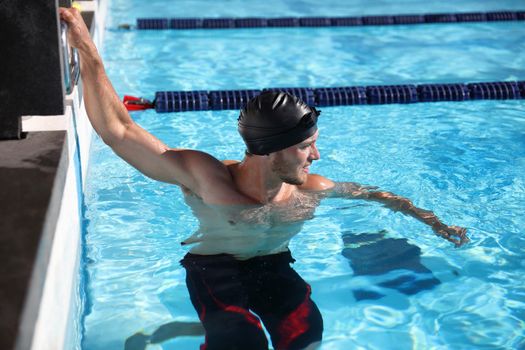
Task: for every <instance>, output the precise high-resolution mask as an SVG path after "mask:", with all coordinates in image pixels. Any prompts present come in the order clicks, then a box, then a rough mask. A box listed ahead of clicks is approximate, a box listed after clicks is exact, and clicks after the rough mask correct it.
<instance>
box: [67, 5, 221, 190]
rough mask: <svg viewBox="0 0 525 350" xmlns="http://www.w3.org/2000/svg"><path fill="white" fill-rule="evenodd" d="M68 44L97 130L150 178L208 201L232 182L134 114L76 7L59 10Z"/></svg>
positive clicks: (217, 166) (212, 162)
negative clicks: (210, 193)
mask: <svg viewBox="0 0 525 350" xmlns="http://www.w3.org/2000/svg"><path fill="white" fill-rule="evenodd" d="M60 17H61V18H62V19H63V20H64V21H66V22H67V23H68V25H69V32H68V37H69V42H70V44H71V45H72V46H73V47H76V48H77V49H78V52H79V56H80V62H81V76H82V82H83V92H84V103H85V106H86V111H87V114H88V117H89V120H90V121H91V124H92V125H93V128H94V129H95V131H96V132H97V133H98V134H99V135H100V137H101V138H102V140H103V141H104V142H105V143H106V144H107V145H109V146H110V147H111V148H112V149H113V150H114V151H115V153H117V154H118V155H119V156H120V157H121V158H123V159H124V160H126V161H127V162H128V163H130V164H131V165H133V166H134V167H135V168H137V169H138V170H139V171H141V172H142V173H144V174H145V175H146V176H148V177H151V178H153V179H155V180H159V181H164V182H169V183H175V184H179V185H182V186H184V187H186V188H188V189H189V190H191V191H192V192H194V193H196V194H197V195H199V196H201V197H202V198H204V196H203V194H205V193H207V191H206V188H205V187H206V186H209V185H216V184H217V182H220V181H229V175H228V171H227V169H226V167H225V166H224V165H223V164H222V163H220V162H219V161H218V160H217V159H215V158H213V157H212V156H210V155H208V154H206V153H203V152H199V151H193V150H182V149H170V148H169V147H168V146H166V145H165V144H164V143H163V142H161V141H160V140H159V139H157V138H156V137H155V136H153V135H151V134H150V133H148V132H147V131H146V130H144V129H142V128H141V127H140V126H139V125H137V124H136V123H135V122H134V121H133V120H132V119H131V117H130V116H129V114H128V111H127V110H126V108H125V107H124V105H123V103H122V102H121V101H120V99H119V97H118V95H117V94H116V92H115V90H114V89H113V86H112V85H111V82H110V80H109V78H108V76H107V75H106V72H105V70H104V65H103V63H102V59H101V57H100V55H99V53H98V51H97V48H96V47H95V44H94V43H93V41H92V40H91V36H90V35H89V31H88V29H87V27H86V25H85V23H84V21H83V19H82V17H81V16H80V13H79V12H78V11H77V10H76V9H65V8H61V9H60Z"/></svg>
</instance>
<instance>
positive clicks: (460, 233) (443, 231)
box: [433, 225, 469, 247]
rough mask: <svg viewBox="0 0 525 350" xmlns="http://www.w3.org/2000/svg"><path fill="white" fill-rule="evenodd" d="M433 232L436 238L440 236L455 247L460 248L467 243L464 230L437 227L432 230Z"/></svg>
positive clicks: (443, 226)
mask: <svg viewBox="0 0 525 350" xmlns="http://www.w3.org/2000/svg"><path fill="white" fill-rule="evenodd" d="M433 230H434V232H435V233H436V234H437V235H438V236H441V237H443V238H444V239H446V240H447V241H449V242H452V243H454V244H455V245H456V247H460V246H462V245H463V244H465V243H468V242H469V239H468V237H467V229H466V228H463V227H459V226H447V225H440V226H439V227H436V228H433ZM453 236H455V237H458V238H455V237H453Z"/></svg>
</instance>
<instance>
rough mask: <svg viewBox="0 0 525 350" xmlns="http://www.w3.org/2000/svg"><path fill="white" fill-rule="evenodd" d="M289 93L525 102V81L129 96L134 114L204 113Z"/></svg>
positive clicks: (322, 99)
mask: <svg viewBox="0 0 525 350" xmlns="http://www.w3.org/2000/svg"><path fill="white" fill-rule="evenodd" d="M267 90H271V91H285V92H289V93H291V94H293V95H295V96H297V97H299V98H300V99H302V100H303V101H305V102H306V103H307V104H308V105H310V106H315V107H328V106H346V105H376V104H394V103H403V104H405V103H418V102H440V101H467V100H515V99H525V81H505V82H481V83H467V84H462V83H453V84H420V85H414V84H406V85H372V86H346V87H327V88H293V87H290V88H267V89H262V90H258V89H250V90H215V91H158V92H156V93H155V99H154V100H153V102H150V101H148V100H146V99H143V98H137V97H133V96H125V98H124V104H125V105H126V108H128V110H130V111H137V110H144V109H149V108H155V110H156V111H157V112H158V113H167V112H186V111H204V110H232V109H234V110H239V109H241V108H243V107H244V105H245V104H246V102H248V100H250V99H251V98H253V97H255V96H257V95H258V94H260V93H261V92H263V91H267Z"/></svg>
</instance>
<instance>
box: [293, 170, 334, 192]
mask: <svg viewBox="0 0 525 350" xmlns="http://www.w3.org/2000/svg"><path fill="white" fill-rule="evenodd" d="M334 186H335V183H334V182H333V181H332V180H330V179H327V178H326V177H324V176H321V175H317V174H308V177H307V179H306V181H305V182H304V183H303V184H302V185H300V186H298V187H297V188H298V189H299V190H301V191H324V190H329V189H331V188H333V187H334Z"/></svg>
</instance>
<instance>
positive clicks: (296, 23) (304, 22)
mask: <svg viewBox="0 0 525 350" xmlns="http://www.w3.org/2000/svg"><path fill="white" fill-rule="evenodd" d="M524 20H525V11H495V12H468V13H430V14H413V15H412V14H411V15H394V16H390V15H388V16H358V17H277V18H258V17H253V18H252V17H249V18H138V19H137V26H136V27H137V29H157V30H162V29H234V28H268V27H270V28H271V27H280V28H282V27H348V26H350V27H352V26H378V25H381V26H382V25H402V24H424V23H465V22H497V21H524ZM121 27H122V28H129V27H130V26H129V25H121Z"/></svg>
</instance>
